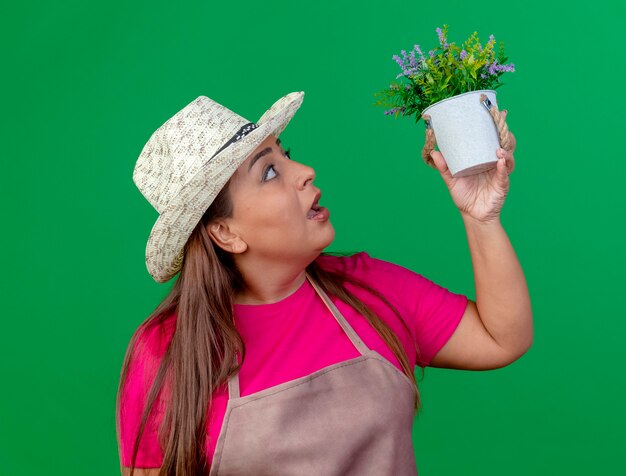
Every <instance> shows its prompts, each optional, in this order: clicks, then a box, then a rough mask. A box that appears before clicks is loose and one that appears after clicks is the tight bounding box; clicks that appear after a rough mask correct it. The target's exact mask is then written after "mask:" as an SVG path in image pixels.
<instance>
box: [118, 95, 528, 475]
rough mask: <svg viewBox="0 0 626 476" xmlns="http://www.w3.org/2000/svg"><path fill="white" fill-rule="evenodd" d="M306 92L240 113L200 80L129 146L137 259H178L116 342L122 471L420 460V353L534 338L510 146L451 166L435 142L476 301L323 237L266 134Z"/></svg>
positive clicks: (476, 359) (293, 172)
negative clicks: (140, 209) (509, 218)
mask: <svg viewBox="0 0 626 476" xmlns="http://www.w3.org/2000/svg"><path fill="white" fill-rule="evenodd" d="M302 99H303V93H302V92H295V93H291V94H288V95H286V96H284V97H282V98H280V99H279V100H278V101H276V102H275V103H274V104H273V105H272V107H271V108H270V109H268V110H267V111H266V112H265V113H264V114H263V116H262V117H261V118H260V119H259V121H258V122H257V123H251V122H249V121H247V120H245V119H244V118H242V117H241V116H239V115H237V114H235V113H234V112H232V111H230V110H229V109H227V108H225V107H224V106H222V105H220V104H218V103H216V102H214V101H212V100H211V99H209V98H207V97H204V96H201V97H199V98H197V99H196V100H195V101H193V102H192V103H190V104H188V105H187V106H186V107H185V108H183V109H182V110H181V111H179V112H178V113H176V114H175V115H174V116H173V117H172V118H170V119H169V120H168V121H166V122H165V123H164V124H163V125H162V126H161V127H160V128H159V129H157V131H156V132H155V133H154V134H153V135H152V136H151V138H150V140H149V141H148V143H147V144H146V145H145V146H144V148H143V150H142V152H141V154H140V157H139V159H138V161H137V165H136V167H135V171H134V174H133V179H134V181H135V183H136V184H137V186H138V187H139V189H140V190H141V192H142V193H143V195H144V196H145V197H146V199H147V200H148V201H149V202H150V203H151V204H152V205H153V206H154V207H155V208H156V210H157V211H158V212H159V218H158V219H157V221H156V223H155V225H154V227H153V229H152V232H151V234H150V237H149V239H148V244H147V248H146V264H147V268H148V271H149V273H150V274H151V275H152V277H153V278H154V279H155V280H156V281H157V282H166V281H168V280H170V279H171V278H172V277H173V276H175V275H176V274H177V273H179V272H180V275H179V277H178V279H177V280H176V282H175V283H174V285H173V286H172V289H171V291H170V292H169V294H168V295H167V297H166V298H165V299H164V300H163V301H162V302H161V303H160V305H159V306H158V307H157V308H156V309H155V310H154V312H153V313H152V314H151V315H150V316H149V317H148V319H146V321H144V322H143V323H142V324H141V325H140V326H139V327H138V329H137V331H136V332H135V333H134V334H133V336H132V338H131V340H130V343H129V345H128V350H127V352H126V356H125V359H124V364H123V367H122V374H121V378H120V387H119V390H118V396H117V402H116V404H117V408H116V416H117V425H118V427H117V432H118V438H119V451H120V461H121V470H122V473H123V474H142V475H147V474H150V475H174V474H176V475H179V476H180V475H196V474H210V475H217V474H229V475H235V474H273V475H277V474H289V475H291V474H298V475H305V474H316V475H317V474H324V475H353V474H354V475H365V474H373V475H374V474H375V475H386V474H389V475H415V474H417V470H416V465H415V457H414V451H413V446H412V437H411V429H412V423H413V419H414V416H415V412H416V410H417V409H419V407H420V399H419V392H418V389H417V384H416V378H415V375H414V370H415V366H419V367H420V368H423V367H425V366H433V367H447V368H459V369H490V368H498V367H502V366H505V365H508V364H509V363H511V362H513V361H514V360H516V359H517V358H519V357H520V356H521V355H522V354H524V353H525V352H526V350H527V349H528V348H529V347H530V345H531V342H532V332H533V331H532V316H531V309H530V300H529V297H528V293H527V289H526V283H525V280H524V275H523V272H522V270H521V267H520V265H519V263H518V261H517V259H516V257H515V253H514V251H513V249H512V247H511V245H510V243H509V241H508V238H507V237H506V234H505V233H504V230H503V229H502V227H501V225H500V223H499V212H500V209H501V207H502V204H503V201H504V197H505V196H506V193H507V191H508V174H509V173H510V172H511V171H512V169H513V164H514V159H513V155H512V151H511V152H507V151H501V150H500V151H498V154H499V156H501V157H503V158H502V159H501V160H499V161H498V164H497V168H496V169H493V170H490V171H487V172H484V173H482V174H480V175H477V176H470V177H463V178H458V179H455V178H453V177H452V176H451V174H450V172H449V171H448V170H447V167H446V165H445V160H444V158H443V156H442V155H441V154H440V153H439V152H433V153H432V157H433V160H434V162H435V164H436V166H437V169H438V170H439V171H440V173H441V175H442V178H443V179H444V181H445V183H446V185H447V186H448V188H449V190H450V192H451V194H452V197H453V200H454V203H455V204H456V205H457V207H458V208H459V210H460V211H461V215H462V217H463V220H464V223H465V225H466V230H467V235H468V240H469V245H470V250H471V253H472V260H473V264H474V271H475V276H476V294H477V300H476V302H475V301H472V300H469V299H468V298H467V297H466V296H464V295H462V294H455V293H452V292H450V291H448V290H447V289H446V288H443V287H441V286H438V285H437V284H435V283H434V282H432V281H430V280H428V279H427V278H425V277H423V276H421V275H419V274H417V273H414V272H413V271H410V270H408V269H406V268H403V267H401V266H399V265H396V264H393V263H389V262H386V261H383V260H379V259H376V258H373V257H371V256H369V255H368V254H367V253H365V252H361V253H356V254H353V255H350V256H338V255H333V254H331V253H324V252H323V250H324V249H325V248H326V247H327V246H328V245H329V244H330V243H331V242H332V241H333V238H334V236H335V232H334V229H333V227H332V224H331V222H330V220H329V211H328V210H327V209H326V208H325V207H323V206H321V205H320V203H321V191H320V190H319V189H318V188H317V187H316V186H315V185H314V179H315V171H314V170H313V169H312V168H310V167H308V166H306V165H304V164H301V163H298V162H297V161H295V160H291V157H290V154H289V151H288V150H287V151H285V150H284V148H283V145H282V144H281V142H280V139H279V136H280V133H281V132H282V131H283V130H284V128H285V126H286V125H287V123H288V122H289V121H290V120H291V118H292V117H293V115H294V114H295V112H296V111H297V109H298V108H299V107H300V105H301V103H302ZM511 142H512V144H513V145H512V148H513V149H514V147H515V141H514V138H513V137H512V135H511ZM501 153H502V155H500V154H501ZM478 299H480V301H478ZM479 311H480V312H479ZM138 468H140V469H138Z"/></svg>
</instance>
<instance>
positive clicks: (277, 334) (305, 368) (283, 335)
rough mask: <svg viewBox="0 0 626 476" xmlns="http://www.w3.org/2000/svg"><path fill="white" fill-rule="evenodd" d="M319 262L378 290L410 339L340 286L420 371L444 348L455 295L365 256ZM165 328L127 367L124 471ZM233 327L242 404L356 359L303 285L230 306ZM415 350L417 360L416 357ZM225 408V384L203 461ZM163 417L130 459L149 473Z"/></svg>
mask: <svg viewBox="0 0 626 476" xmlns="http://www.w3.org/2000/svg"><path fill="white" fill-rule="evenodd" d="M318 263H319V264H320V265H321V266H322V267H324V268H325V269H328V268H332V267H337V268H339V269H345V270H346V271H348V273H349V274H350V275H352V276H354V277H356V278H360V279H361V280H363V281H364V282H366V283H367V284H369V285H370V286H372V287H373V288H374V289H376V290H378V291H381V292H382V294H383V295H384V296H385V297H386V298H387V299H388V300H389V301H390V302H391V303H392V304H394V305H395V306H396V308H397V309H398V311H399V312H400V314H401V315H402V317H403V318H404V320H405V322H406V324H407V326H408V327H409V329H410V335H408V334H407V332H406V330H405V328H404V326H403V325H402V324H401V323H400V322H399V321H398V318H397V317H396V315H395V314H394V313H393V311H391V310H390V309H389V308H388V307H387V306H386V305H385V304H384V303H382V302H381V301H380V300H379V299H378V298H376V297H375V296H373V295H371V294H370V293H368V292H367V291H364V290H362V289H361V288H359V287H357V286H354V285H351V284H346V288H347V289H348V290H349V291H351V292H352V293H353V294H355V295H356V296H357V297H359V298H360V299H361V300H362V301H363V302H364V303H365V304H367V305H368V306H369V307H370V308H371V309H372V310H373V311H374V312H375V313H376V314H377V315H378V316H379V317H380V318H381V319H383V320H384V321H385V323H387V324H388V325H389V326H390V327H391V329H392V330H393V331H394V332H395V333H396V335H397V336H398V337H399V339H400V341H401V342H402V345H403V347H404V349H405V351H406V352H407V356H408V358H409V361H410V362H413V363H414V364H415V365H419V366H421V367H425V366H427V365H429V364H430V362H431V360H432V358H433V357H434V356H435V354H436V353H437V352H438V351H439V349H441V347H443V345H444V344H445V343H446V342H447V341H448V339H449V338H450V336H451V335H452V333H453V332H454V330H455V329H456V327H457V325H458V323H459V322H460V320H461V317H462V316H463V313H464V311H465V308H466V305H467V302H468V298H467V297H466V296H464V295H462V294H456V293H453V292H451V291H449V290H448V289H446V288H444V287H441V286H439V285H437V284H436V283H434V282H432V281H430V280H429V279H427V278H425V277H424V276H422V275H420V274H418V273H415V272H413V271H411V270H409V269H407V268H404V267H402V266H399V265H396V264H393V263H390V262H387V261H383V260H380V259H377V258H373V257H371V256H369V255H368V254H367V253H366V252H360V253H356V254H354V255H352V256H346V257H343V256H341V257H338V256H320V257H318ZM344 267H345V268H344ZM330 298H331V299H332V301H333V302H334V303H335V305H336V306H337V308H338V309H339V311H341V313H342V314H343V315H344V317H345V318H346V320H347V321H348V322H349V323H350V325H352V327H353V328H354V330H355V331H356V332H357V334H358V335H359V336H360V337H361V339H362V340H363V341H364V342H365V344H367V346H368V347H369V348H370V349H374V350H376V351H378V352H379V353H380V354H381V355H382V356H383V357H385V358H387V359H388V360H389V361H390V362H391V363H393V364H394V365H395V366H396V367H398V369H399V370H400V371H402V368H401V366H400V363H399V362H398V360H397V359H396V358H395V356H394V355H393V353H392V352H391V350H390V349H389V348H388V347H387V346H386V345H385V343H384V341H383V340H382V339H381V338H380V337H379V335H378V334H377V333H376V331H375V330H374V328H373V327H371V326H370V324H369V323H368V322H367V320H366V319H365V318H364V317H363V316H361V315H360V314H357V313H356V311H354V310H353V309H352V308H351V307H350V306H349V305H347V304H345V303H344V302H343V301H340V300H339V299H337V298H335V297H334V296H330ZM303 310H305V311H306V312H303ZM168 322H169V323H170V324H168V325H167V326H166V328H165V329H161V330H158V331H155V330H151V331H149V332H148V333H147V334H146V336H145V339H144V340H142V341H141V342H140V344H139V349H138V350H139V353H138V354H139V355H140V356H141V357H140V358H137V359H135V360H134V361H132V362H131V367H130V372H129V375H128V380H127V386H126V387H125V389H124V392H123V395H122V408H121V410H120V416H121V428H120V436H121V442H120V443H121V460H122V464H123V465H124V466H130V459H131V456H132V447H133V442H134V437H135V435H136V432H137V429H138V426H139V420H140V417H141V409H142V408H143V404H144V399H145V397H146V395H147V391H148V389H149V385H150V383H151V382H152V380H153V378H154V376H155V375H156V370H157V368H158V363H159V360H160V358H161V356H162V355H163V353H164V352H165V349H166V346H167V343H168V342H169V340H170V339H171V335H172V333H173V331H174V326H175V314H174V315H173V316H172V319H171V320H170V321H168ZM235 325H236V327H237V329H238V330H239V332H240V334H241V336H242V338H243V340H244V343H245V344H246V359H245V362H244V363H243V366H242V368H241V370H240V373H239V385H240V394H241V396H242V397H243V396H246V395H248V394H250V393H254V392H258V391H260V390H263V389H265V388H268V387H271V386H274V385H278V384H281V383H283V382H286V381H288V380H293V379H296V378H299V377H302V376H305V375H308V374H310V373H312V372H315V371H316V370H319V369H321V368H323V367H327V366H329V365H332V364H335V363H337V362H342V361H344V360H348V359H351V358H353V357H357V356H358V355H359V352H358V350H357V349H356V348H355V347H354V345H353V344H352V342H351V341H350V339H349V338H348V336H347V335H346V334H345V332H344V331H343V329H342V328H341V327H340V325H339V323H338V322H337V320H336V319H335V318H334V317H333V315H332V314H331V313H330V311H329V310H328V308H327V307H326V306H325V305H324V303H323V301H322V299H321V298H320V297H319V296H318V295H317V294H316V292H315V290H314V289H313V287H312V286H311V284H310V283H309V282H308V280H305V281H304V283H303V284H302V285H301V286H300V287H299V288H298V289H297V290H296V291H294V292H293V293H292V294H290V295H289V296H287V297H286V298H284V299H282V300H281V301H278V302H275V303H271V304H261V305H244V304H235ZM415 344H417V346H418V349H419V351H420V353H421V359H420V358H419V357H418V356H417V354H416V351H415V348H414V345H415ZM227 401H228V387H227V385H226V384H224V385H222V386H221V387H220V388H218V389H217V390H215V392H214V393H213V405H212V407H211V410H210V413H209V421H208V428H207V433H208V436H209V437H208V438H207V441H206V444H205V449H206V454H207V455H208V457H209V460H211V459H212V456H213V453H214V450H215V446H216V442H217V438H218V435H219V432H220V429H221V425H222V421H223V418H224V413H225V409H226V402H227ZM162 415H163V409H162V408H161V407H158V408H156V409H155V410H154V411H153V413H152V414H151V418H150V419H149V420H148V425H147V426H146V429H145V430H144V434H143V437H142V442H141V445H140V448H139V452H138V455H137V461H136V466H137V467H138V468H156V467H160V466H161V464H162V461H163V452H162V451H161V449H160V448H159V445H158V441H157V430H158V424H159V422H160V421H161V419H162Z"/></svg>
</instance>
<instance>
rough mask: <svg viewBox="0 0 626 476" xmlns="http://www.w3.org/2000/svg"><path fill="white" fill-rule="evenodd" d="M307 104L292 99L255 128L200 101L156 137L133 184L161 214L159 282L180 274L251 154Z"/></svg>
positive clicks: (156, 244)
mask: <svg viewBox="0 0 626 476" xmlns="http://www.w3.org/2000/svg"><path fill="white" fill-rule="evenodd" d="M303 98H304V92H303V91H298V92H293V93H289V94H287V95H286V96H283V97H281V98H280V99H279V100H278V101H276V102H275V103H274V104H273V105H272V106H271V107H270V108H269V109H268V110H267V111H265V112H264V113H263V115H262V116H261V118H260V119H259V120H258V121H257V122H256V123H253V122H250V121H248V120H246V119H244V118H243V117H241V116H240V115H238V114H236V113H234V112H233V111H231V110H230V109H228V108H226V107H225V106H222V105H221V104H219V103H217V102H215V101H213V100H212V99H210V98H208V97H206V96H199V97H198V98H197V99H195V100H194V101H192V102H191V103H189V104H188V105H187V106H185V107H184V108H183V109H181V110H180V111H178V112H177V113H176V114H175V115H174V116H172V117H171V118H170V119H168V120H167V121H166V122H165V123H164V124H163V125H162V126H161V127H159V128H158V129H157V130H156V131H155V132H154V133H153V134H152V136H151V137H150V139H149V140H148V142H147V143H146V145H145V146H144V147H143V149H142V151H141V154H140V155H139V158H138V159H137V163H136V165H135V169H134V171H133V181H134V182H135V185H137V187H138V188H139V190H140V191H141V193H142V195H143V196H144V197H145V198H146V200H148V202H150V204H151V205H152V206H153V207H154V208H155V209H156V211H157V212H158V213H159V217H158V218H157V220H156V222H155V223H154V226H153V227H152V231H151V232H150V236H149V238H148V243H147V245H146V266H147V268H148V272H149V273H150V275H151V276H152V277H153V278H154V280H155V281H157V282H159V283H163V282H166V281H168V280H170V279H171V278H172V277H174V276H175V275H176V273H178V272H179V271H180V269H181V266H182V263H183V254H184V247H185V243H186V242H187V240H188V238H189V236H190V235H191V232H192V231H193V229H194V228H195V227H196V225H197V224H198V222H199V221H200V219H201V218H202V215H203V214H204V213H205V212H206V210H207V209H208V208H209V206H210V205H211V203H212V202H213V200H214V199H215V197H216V196H217V194H218V193H219V192H220V190H221V189H222V188H223V187H224V185H225V184H226V182H228V180H229V179H230V177H231V176H232V175H233V174H234V173H235V171H236V170H237V168H238V167H239V166H240V165H241V164H242V163H243V162H244V161H245V160H246V158H247V157H248V156H249V154H250V153H251V152H252V151H254V149H255V148H256V147H257V146H258V145H259V144H261V143H262V142H263V141H264V140H265V139H266V138H267V137H269V136H270V135H271V134H275V135H276V136H279V135H280V134H281V132H282V131H283V130H284V129H285V127H286V126H287V124H288V123H289V121H290V120H291V118H292V117H293V115H294V114H295V113H296V111H297V110H298V108H299V107H300V105H301V104H302V100H303Z"/></svg>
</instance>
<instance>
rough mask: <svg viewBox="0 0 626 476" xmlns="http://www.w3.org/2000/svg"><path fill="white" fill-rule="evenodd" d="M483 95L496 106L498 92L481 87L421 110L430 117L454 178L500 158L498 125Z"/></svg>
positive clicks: (480, 170) (491, 164)
mask: <svg viewBox="0 0 626 476" xmlns="http://www.w3.org/2000/svg"><path fill="white" fill-rule="evenodd" d="M481 94H485V95H486V96H487V98H488V99H489V101H491V104H494V105H497V102H496V92H495V91H494V90H492V89H481V90H478V91H469V92H467V93H463V94H459V95H457V96H452V97H450V98H446V99H442V100H441V101H438V102H436V103H435V104H432V105H430V106H428V107H427V108H426V109H424V110H423V111H422V115H424V114H427V115H429V116H430V125H431V127H432V128H433V132H434V133H435V139H436V141H437V145H438V146H439V150H440V152H441V153H442V154H443V156H444V157H445V159H446V163H447V165H448V169H450V173H451V174H452V176H453V177H464V176H466V175H474V174H478V173H481V172H484V171H485V170H489V169H492V168H494V167H495V166H496V163H497V161H498V157H497V155H496V151H497V150H498V148H499V147H500V141H499V138H498V128H497V127H496V125H495V123H494V122H493V118H492V117H491V114H490V113H489V110H488V109H487V107H486V106H485V105H484V104H483V103H482V102H481V101H480V95H481Z"/></svg>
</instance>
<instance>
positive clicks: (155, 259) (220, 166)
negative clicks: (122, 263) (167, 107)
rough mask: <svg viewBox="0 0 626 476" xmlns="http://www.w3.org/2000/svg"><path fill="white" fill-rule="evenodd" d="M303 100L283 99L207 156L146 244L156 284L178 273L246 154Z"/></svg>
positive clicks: (291, 96) (296, 94)
mask: <svg viewBox="0 0 626 476" xmlns="http://www.w3.org/2000/svg"><path fill="white" fill-rule="evenodd" d="M303 98H304V92H303V91H298V92H293V93H290V94H287V95H286V96H283V97H282V98H280V99H279V100H278V101H276V102H275V103H274V104H273V105H272V106H271V107H270V108H269V109H268V110H267V111H265V113H264V114H263V115H262V116H261V118H260V119H259V121H258V122H257V125H258V127H257V128H256V129H253V130H252V131H250V132H249V133H247V134H246V135H245V136H243V137H242V138H241V139H239V140H238V141H236V142H234V143H233V144H231V145H229V146H228V147H226V148H225V149H224V150H222V151H220V152H219V153H218V154H217V155H215V157H213V158H209V157H207V160H206V162H205V164H204V165H203V166H202V167H201V168H200V170H199V171H198V173H196V175H195V176H194V177H192V178H191V180H189V182H187V183H186V184H185V186H184V187H183V188H182V190H181V193H180V194H179V195H178V196H177V198H176V200H173V201H172V202H171V203H170V204H169V205H168V206H167V207H166V208H165V209H164V210H163V212H162V213H161V214H160V215H159V217H158V218H157V220H156V222H155V223H154V226H153V227H152V231H151V232H150V237H149V238H148V243H147V245H146V266H147V268H148V272H149V273H150V275H151V276H152V277H153V278H154V280H155V281H156V282H158V283H164V282H166V281H169V280H170V279H171V278H173V277H174V276H175V275H176V274H177V273H178V272H179V271H180V269H181V266H182V262H183V257H184V247H185V244H186V242H187V240H188V239H189V236H190V235H191V232H192V231H193V230H194V228H195V227H196V225H197V224H198V222H199V221H200V219H201V218H202V215H203V214H204V213H205V212H206V210H207V209H208V208H209V206H210V205H211V203H212V202H213V200H214V199H215V197H216V196H217V195H218V193H219V192H220V190H221V189H222V188H223V187H224V185H225V184H226V182H228V180H229V179H230V177H232V175H233V174H234V173H235V171H236V170H237V168H238V167H239V166H240V165H241V164H242V163H243V162H244V161H245V160H246V159H247V158H248V156H249V155H250V153H251V152H252V151H254V149H255V148H256V147H258V145H259V144H260V143H262V142H263V141H264V140H265V139H266V138H267V137H269V136H270V135H271V134H275V135H276V136H279V135H280V134H281V133H282V131H283V130H284V129H285V127H286V126H287V124H288V123H289V121H291V119H292V118H293V116H294V114H295V113H296V111H297V110H298V109H299V107H300V105H301V104H302V100H303ZM209 165H210V166H209Z"/></svg>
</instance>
